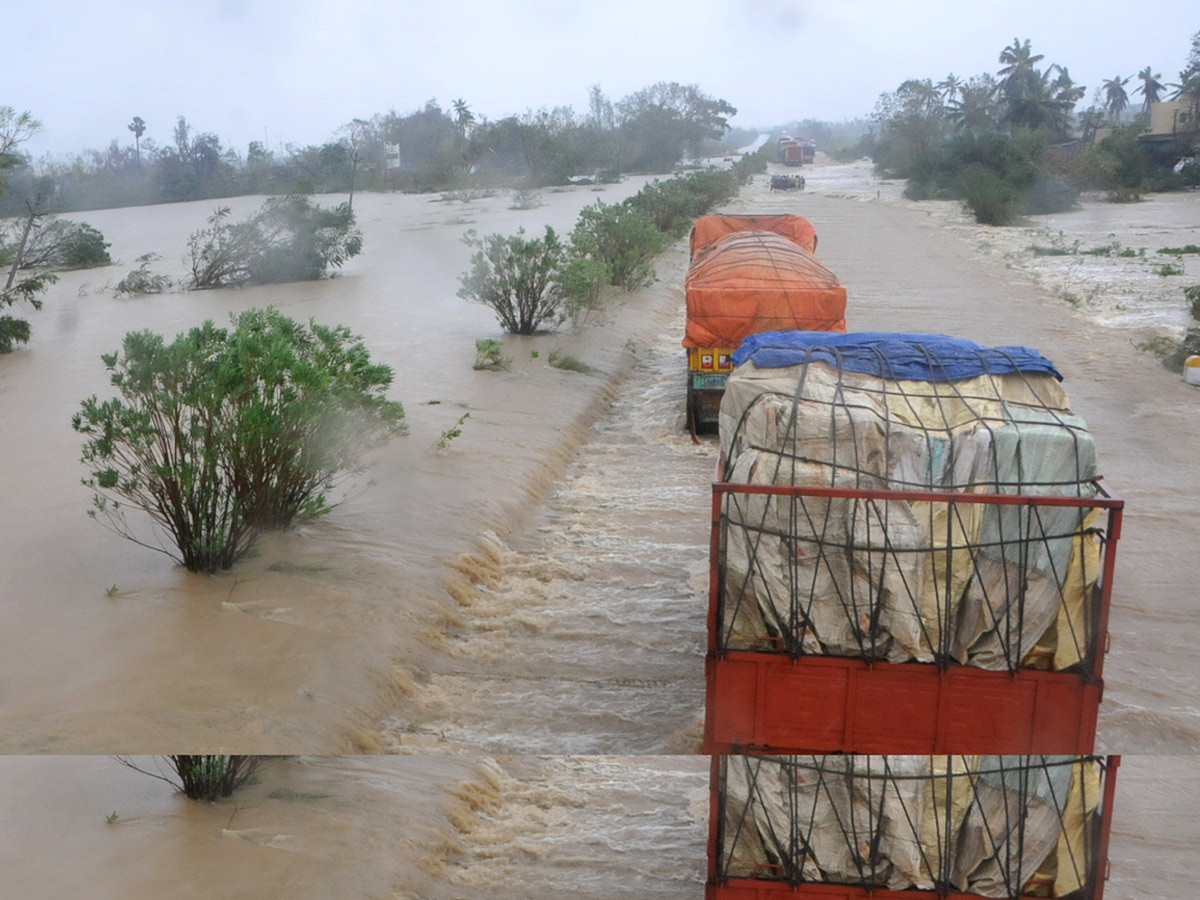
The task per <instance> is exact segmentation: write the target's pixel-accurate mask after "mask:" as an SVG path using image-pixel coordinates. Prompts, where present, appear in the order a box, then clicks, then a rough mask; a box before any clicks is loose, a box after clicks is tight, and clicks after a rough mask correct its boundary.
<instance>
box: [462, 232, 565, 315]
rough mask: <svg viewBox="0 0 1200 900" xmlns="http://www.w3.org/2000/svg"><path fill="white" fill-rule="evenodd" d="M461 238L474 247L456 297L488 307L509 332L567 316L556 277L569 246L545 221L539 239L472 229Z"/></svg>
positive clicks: (523, 233) (522, 234)
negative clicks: (482, 235)
mask: <svg viewBox="0 0 1200 900" xmlns="http://www.w3.org/2000/svg"><path fill="white" fill-rule="evenodd" d="M463 242H464V243H466V244H467V245H468V246H471V247H474V248H475V253H474V254H473V255H472V256H471V264H470V265H471V267H470V268H469V269H468V270H467V271H466V272H463V273H462V274H461V275H459V281H460V283H461V286H460V287H459V289H458V296H460V297H462V298H463V299H464V300H470V301H473V302H475V303H482V304H483V305H484V306H487V307H488V308H490V309H491V310H492V311H493V312H494V313H495V314H496V319H497V321H499V323H500V327H501V328H503V329H504V330H505V331H507V332H508V333H509V334H533V333H534V332H536V331H538V330H539V329H541V328H542V327H543V326H545V325H557V324H558V323H560V322H561V321H562V319H563V315H564V309H563V293H562V289H561V288H560V287H559V284H558V281H557V275H558V269H559V267H560V265H561V264H562V262H563V260H564V258H565V253H566V250H565V248H564V246H563V244H562V241H560V240H559V238H558V235H557V234H555V232H554V229H553V228H551V227H550V226H549V225H547V226H546V233H545V236H544V237H541V238H526V237H525V229H523V228H521V229H518V230H517V233H516V234H515V235H509V236H505V235H502V234H489V235H487V236H486V237H483V238H479V237H478V236H477V235H476V234H475V232H474V231H473V230H472V231H468V232H467V234H466V236H465V237H464V238H463Z"/></svg>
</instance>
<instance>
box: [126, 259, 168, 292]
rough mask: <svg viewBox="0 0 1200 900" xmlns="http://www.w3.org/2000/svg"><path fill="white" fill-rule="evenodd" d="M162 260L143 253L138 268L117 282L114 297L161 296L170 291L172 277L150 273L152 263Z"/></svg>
mask: <svg viewBox="0 0 1200 900" xmlns="http://www.w3.org/2000/svg"><path fill="white" fill-rule="evenodd" d="M157 259H160V257H159V255H158V254H157V253H143V254H142V255H141V256H139V257H138V265H137V268H136V269H134V270H133V271H131V272H130V273H129V274H127V275H126V276H125V277H124V278H122V279H121V280H120V281H118V282H117V286H116V287H114V288H113V296H114V297H135V296H138V295H141V294H161V293H164V292H165V291H169V290H170V289H171V286H172V284H173V283H174V282H172V281H171V279H170V277H169V276H167V275H162V274H155V273H153V272H151V271H150V263H152V262H154V261H155V260H157Z"/></svg>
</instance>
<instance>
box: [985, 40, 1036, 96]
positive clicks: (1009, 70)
mask: <svg viewBox="0 0 1200 900" xmlns="http://www.w3.org/2000/svg"><path fill="white" fill-rule="evenodd" d="M1042 59H1044V56H1043V54H1041V53H1039V54H1037V55H1036V56H1035V55H1034V54H1033V49H1032V48H1031V47H1030V46H1029V41H1028V40H1026V41H1025V42H1024V43H1022V42H1021V41H1020V40H1018V39H1017V38H1013V42H1012V44H1011V45H1010V46H1008V47H1005V48H1004V49H1003V50H1001V51H1000V62H1002V63H1004V68H1002V69H1001V70H1000V71H999V72H997V73H996V74H997V75H999V76H1000V77H1001V79H1002V81H1001V86H1003V85H1004V84H1006V83H1008V82H1010V81H1013V80H1014V79H1016V80H1018V81H1019V80H1020V79H1021V77H1022V76H1023V75H1024V74H1025V73H1027V72H1032V71H1034V66H1035V65H1037V63H1039V62H1041V61H1042ZM1014 83H1015V82H1014Z"/></svg>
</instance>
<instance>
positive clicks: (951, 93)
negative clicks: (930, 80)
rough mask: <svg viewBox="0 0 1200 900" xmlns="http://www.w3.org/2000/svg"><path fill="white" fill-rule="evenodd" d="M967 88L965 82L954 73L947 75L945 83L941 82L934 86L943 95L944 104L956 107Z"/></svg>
mask: <svg viewBox="0 0 1200 900" xmlns="http://www.w3.org/2000/svg"><path fill="white" fill-rule="evenodd" d="M965 86H966V85H965V84H964V83H963V80H962V79H961V78H959V77H958V76H957V75H955V74H954V73H953V72H951V73H950V74H949V75H947V76H946V78H945V80H944V81H939V82H938V83H937V84H936V85H934V87H936V88H937V89H938V91H939V92H940V93H941V95H942V102H943V103H945V104H946V105H947V106H953V105H954V103H955V102H956V101H957V100H958V98H959V95H960V94H961V93H962V90H963V88H964V87H965Z"/></svg>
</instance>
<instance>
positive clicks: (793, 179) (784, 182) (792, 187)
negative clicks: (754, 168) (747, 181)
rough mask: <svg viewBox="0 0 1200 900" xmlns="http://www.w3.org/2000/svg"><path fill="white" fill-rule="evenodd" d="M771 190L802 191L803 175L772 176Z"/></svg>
mask: <svg viewBox="0 0 1200 900" xmlns="http://www.w3.org/2000/svg"><path fill="white" fill-rule="evenodd" d="M771 190H773V191H802V190H804V176H803V175H772V176H771Z"/></svg>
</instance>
